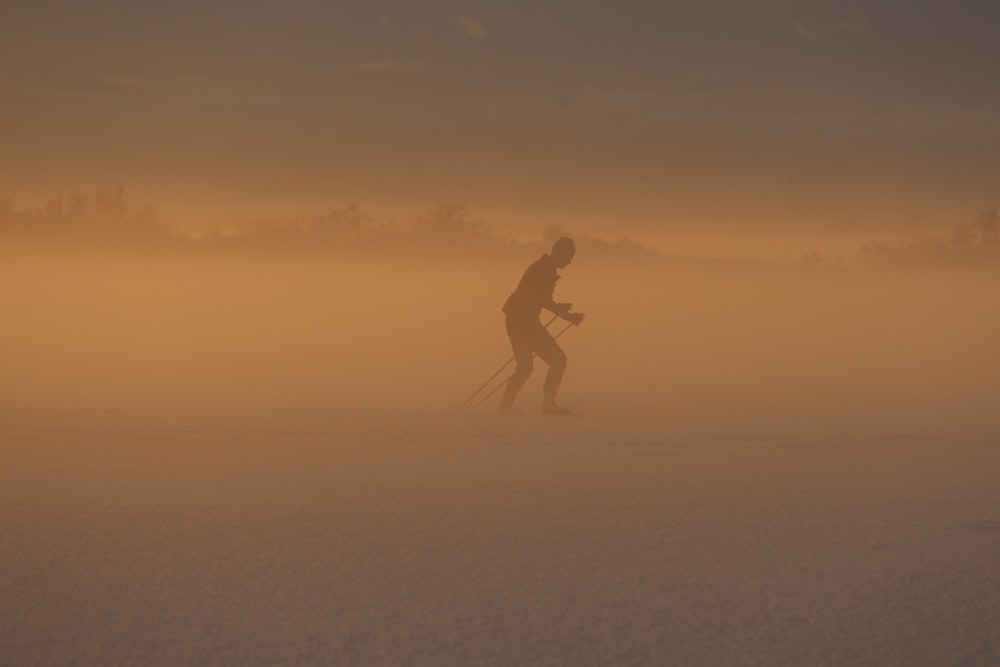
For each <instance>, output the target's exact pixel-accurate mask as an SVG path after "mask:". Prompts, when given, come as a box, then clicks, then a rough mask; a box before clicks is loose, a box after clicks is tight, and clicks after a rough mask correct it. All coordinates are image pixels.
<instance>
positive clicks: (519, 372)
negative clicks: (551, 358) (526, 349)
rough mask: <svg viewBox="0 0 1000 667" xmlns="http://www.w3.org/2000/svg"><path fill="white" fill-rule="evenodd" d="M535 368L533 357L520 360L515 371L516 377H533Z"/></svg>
mask: <svg viewBox="0 0 1000 667" xmlns="http://www.w3.org/2000/svg"><path fill="white" fill-rule="evenodd" d="M534 367H535V362H534V361H532V359H531V357H527V358H525V359H519V360H518V361H517V367H516V368H515V369H514V375H516V376H518V377H528V376H529V375H531V370H532V369H533V368H534Z"/></svg>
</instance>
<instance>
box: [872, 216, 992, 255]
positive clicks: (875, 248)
mask: <svg viewBox="0 0 1000 667" xmlns="http://www.w3.org/2000/svg"><path fill="white" fill-rule="evenodd" d="M863 258H864V260H865V261H866V262H868V263H870V264H874V265H880V266H881V265H892V266H914V267H926V266H1000V214H998V213H997V211H996V210H995V209H994V210H992V211H988V212H986V213H983V214H982V215H980V216H979V217H977V218H976V219H974V220H971V221H969V222H965V223H962V224H958V225H956V226H955V227H953V228H952V230H951V233H950V234H947V235H939V236H921V237H918V238H915V239H913V240H911V241H909V242H908V243H905V244H901V245H890V244H871V245H867V246H865V248H864V249H863Z"/></svg>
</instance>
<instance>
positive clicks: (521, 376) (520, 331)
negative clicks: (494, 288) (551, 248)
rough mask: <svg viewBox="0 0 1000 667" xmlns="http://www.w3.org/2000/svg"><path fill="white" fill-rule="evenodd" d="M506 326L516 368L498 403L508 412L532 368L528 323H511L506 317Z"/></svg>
mask: <svg viewBox="0 0 1000 667" xmlns="http://www.w3.org/2000/svg"><path fill="white" fill-rule="evenodd" d="M506 325H507V337H508V338H510V346H511V348H512V349H513V350H514V360H515V361H516V362H517V368H515V369H514V374H513V375H512V376H511V377H510V380H508V381H507V387H506V388H505V389H504V392H503V399H501V401H500V409H501V410H510V409H511V408H512V407H513V406H514V399H515V398H517V392H519V391H520V390H521V387H522V386H524V383H525V382H527V381H528V377H530V376H531V370H532V368H533V367H534V362H533V361H532V357H533V356H534V352H533V350H532V344H531V339H532V335H531V326H530V323H528V324H527V325H525V324H524V323H519V322H516V321H512V320H511V318H509V317H508V318H507V323H506Z"/></svg>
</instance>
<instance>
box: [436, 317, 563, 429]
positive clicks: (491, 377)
mask: <svg viewBox="0 0 1000 667" xmlns="http://www.w3.org/2000/svg"><path fill="white" fill-rule="evenodd" d="M558 318H559V316H558V315H553V316H552V319H551V320H549V321H548V322H546V324H545V328H546V329H548V328H549V325H550V324H552V323H553V322H555V321H556V320H557V319H558ZM560 335H561V334H560ZM512 361H514V357H511V358H510V359H508V360H507V363H505V364H504V365H503V366H501V367H500V369H499V370H498V371H497V372H496V373H494V374H493V375H491V376H490V379H489V380H487V381H486V382H484V383H483V384H482V385H480V387H479V389H476V390H475V391H474V392H472V395H471V396H469V397H468V398H467V399H465V400H464V401H462V404H461V405H460V406H458V409H457V410H455V414H456V415H457V414H458V413H459V412H461V411H462V408H464V407H465V406H466V405H468V403H469V401H471V400H472V399H474V398H475V397H476V395H477V394H478V393H479V392H481V391H482V390H483V389H485V388H486V385H488V384H489V383H490V382H493V380H494V379H495V378H496V376H498V375H500V373H502V372H503V369H505V368H507V367H508V366H510V363H511V362H512ZM476 405H479V404H478V403H476ZM474 409H475V406H473V410H474Z"/></svg>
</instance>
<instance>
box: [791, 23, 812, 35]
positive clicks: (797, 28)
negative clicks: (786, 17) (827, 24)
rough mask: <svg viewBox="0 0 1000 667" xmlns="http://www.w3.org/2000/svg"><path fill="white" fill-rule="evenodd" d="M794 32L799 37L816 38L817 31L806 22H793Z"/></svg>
mask: <svg viewBox="0 0 1000 667" xmlns="http://www.w3.org/2000/svg"><path fill="white" fill-rule="evenodd" d="M792 33H793V34H794V35H795V36H796V37H798V38H799V39H815V38H816V31H815V30H813V29H812V28H810V27H809V26H807V25H806V24H805V23H793V24H792Z"/></svg>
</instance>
